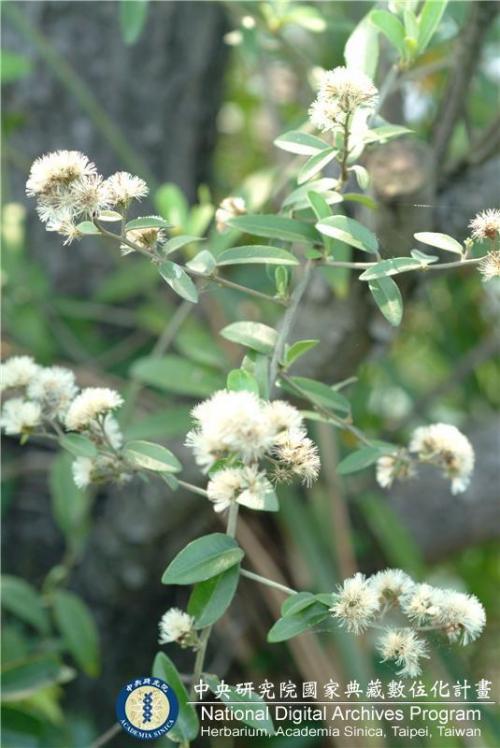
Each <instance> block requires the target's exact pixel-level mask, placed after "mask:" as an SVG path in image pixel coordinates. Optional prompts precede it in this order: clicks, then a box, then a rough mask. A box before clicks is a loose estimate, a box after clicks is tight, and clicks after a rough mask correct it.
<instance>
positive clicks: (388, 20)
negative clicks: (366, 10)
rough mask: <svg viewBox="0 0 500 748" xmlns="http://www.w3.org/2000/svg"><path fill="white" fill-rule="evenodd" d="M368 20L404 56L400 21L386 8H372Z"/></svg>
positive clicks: (403, 33)
mask: <svg viewBox="0 0 500 748" xmlns="http://www.w3.org/2000/svg"><path fill="white" fill-rule="evenodd" d="M370 21H371V23H372V24H373V25H374V26H376V27H377V28H378V29H379V30H380V31H381V32H382V33H383V34H384V36H386V37H387V39H388V40H389V41H390V42H391V44H392V45H393V46H394V47H395V48H396V49H397V50H398V52H399V54H400V56H401V57H405V53H406V47H405V41H404V40H405V36H406V33H405V29H404V26H403V24H402V23H401V21H400V20H399V19H398V18H396V16H394V15H393V14H392V13H389V12H388V11H386V10H372V11H371V13H370Z"/></svg>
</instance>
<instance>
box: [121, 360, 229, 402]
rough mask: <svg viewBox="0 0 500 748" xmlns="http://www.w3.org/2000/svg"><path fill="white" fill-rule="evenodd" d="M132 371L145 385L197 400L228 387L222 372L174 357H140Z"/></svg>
mask: <svg viewBox="0 0 500 748" xmlns="http://www.w3.org/2000/svg"><path fill="white" fill-rule="evenodd" d="M131 372H132V376H133V377H134V378H135V379H138V380H139V381H140V382H144V383H145V384H150V385H153V386H155V387H159V388H160V389H162V390H165V391H167V392H177V393H179V394H181V395H192V396H194V397H207V396H208V395H211V394H212V393H213V391H214V390H218V389H220V388H221V387H223V386H224V380H223V378H222V377H221V375H220V374H219V372H217V371H214V370H213V369H209V368H208V367H206V366H202V365H201V364H193V363H192V362H191V361H187V359H185V358H181V357H180V356H174V355H170V356H163V357H162V358H157V357H155V356H148V357H146V358H140V359H138V360H137V361H136V362H135V363H134V365H133V366H132V368H131Z"/></svg>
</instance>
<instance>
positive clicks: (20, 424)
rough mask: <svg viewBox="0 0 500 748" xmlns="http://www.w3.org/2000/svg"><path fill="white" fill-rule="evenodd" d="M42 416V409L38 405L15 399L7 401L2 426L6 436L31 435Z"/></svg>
mask: <svg viewBox="0 0 500 748" xmlns="http://www.w3.org/2000/svg"><path fill="white" fill-rule="evenodd" d="M41 416H42V409H41V408H40V405H39V404H38V403H32V402H30V401H29V400H23V399H22V398H21V397H13V398H12V399H11V400H7V402H5V403H4V405H3V408H2V414H1V415H0V426H1V427H2V428H3V429H4V431H5V433H6V434H9V435H10V436H14V435H16V434H30V433H31V431H33V429H34V428H35V426H38V424H39V423H40V419H41Z"/></svg>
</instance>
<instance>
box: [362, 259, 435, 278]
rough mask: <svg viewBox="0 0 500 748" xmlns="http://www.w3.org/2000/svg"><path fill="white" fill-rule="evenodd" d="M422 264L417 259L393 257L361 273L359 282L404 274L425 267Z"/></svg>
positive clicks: (424, 264)
mask: <svg viewBox="0 0 500 748" xmlns="http://www.w3.org/2000/svg"><path fill="white" fill-rule="evenodd" d="M427 264H428V263H424V262H422V261H421V260H419V259H418V258H417V257H393V258H391V259H390V260H382V261H381V262H377V263H376V264H375V265H374V266H373V267H371V268H368V270H365V272H364V273H361V275H360V276H359V280H365V281H368V280H374V279H375V278H386V277H387V276H389V275H397V274H398V273H406V272H408V271H409V270H417V269H421V268H423V267H425V266H426V265H427Z"/></svg>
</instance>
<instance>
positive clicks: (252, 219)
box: [227, 215, 320, 244]
mask: <svg viewBox="0 0 500 748" xmlns="http://www.w3.org/2000/svg"><path fill="white" fill-rule="evenodd" d="M227 224H228V226H232V227H233V228H235V229H238V230H239V231H245V232H247V233H248V234H253V235H254V236H265V237H266V238H267V239H281V240H282V241H286V242H301V243H304V242H305V243H309V244H313V243H314V242H318V241H319V240H320V237H319V236H318V235H317V233H316V231H315V229H314V226H311V224H309V223H303V222H302V221H295V220H294V219H293V218H285V217H284V216H274V215H247V216H235V217H234V218H229V219H228V221H227Z"/></svg>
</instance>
